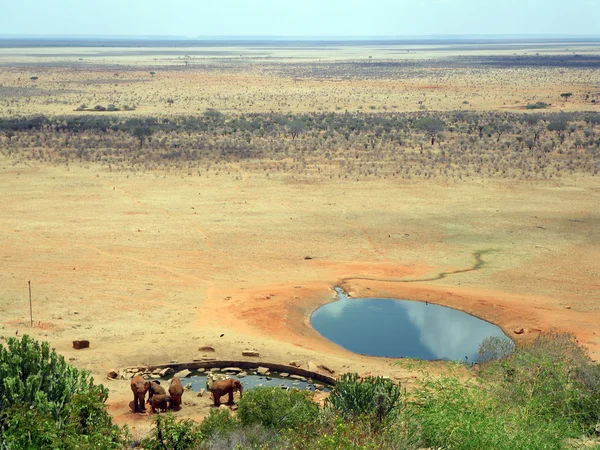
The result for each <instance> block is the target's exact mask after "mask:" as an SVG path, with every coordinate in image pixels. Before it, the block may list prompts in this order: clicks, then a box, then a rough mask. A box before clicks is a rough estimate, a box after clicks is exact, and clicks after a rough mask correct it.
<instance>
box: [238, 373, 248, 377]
mask: <svg viewBox="0 0 600 450" xmlns="http://www.w3.org/2000/svg"><path fill="white" fill-rule="evenodd" d="M245 376H248V374H247V373H246V372H240V373H238V374H237V377H238V378H244V377H245Z"/></svg>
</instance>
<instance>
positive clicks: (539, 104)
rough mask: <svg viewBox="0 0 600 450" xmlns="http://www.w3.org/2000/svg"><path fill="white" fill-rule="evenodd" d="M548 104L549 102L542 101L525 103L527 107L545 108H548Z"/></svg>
mask: <svg viewBox="0 0 600 450" xmlns="http://www.w3.org/2000/svg"><path fill="white" fill-rule="evenodd" d="M549 106H550V104H549V103H544V102H535V103H529V104H528V105H527V107H526V108H527V109H545V108H548V107H549Z"/></svg>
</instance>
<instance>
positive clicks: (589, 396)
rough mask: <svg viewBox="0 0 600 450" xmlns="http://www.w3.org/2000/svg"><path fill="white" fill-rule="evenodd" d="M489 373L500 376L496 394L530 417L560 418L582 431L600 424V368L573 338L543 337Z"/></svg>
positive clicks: (560, 334)
mask: <svg viewBox="0 0 600 450" xmlns="http://www.w3.org/2000/svg"><path fill="white" fill-rule="evenodd" d="M488 373H490V374H498V373H500V374H501V375H502V376H501V377H499V379H500V380H501V382H500V384H499V385H498V386H497V390H496V392H497V394H498V395H499V396H500V398H501V399H502V401H507V402H510V403H512V404H514V405H516V407H518V408H519V409H520V410H521V411H524V414H525V415H526V416H535V417H543V418H545V419H547V420H557V418H561V419H562V420H565V421H567V422H568V423H569V425H570V427H572V428H574V429H577V431H578V432H586V431H589V430H591V429H592V428H593V427H594V426H595V425H596V424H597V423H598V421H600V367H599V366H598V365H597V364H593V363H591V361H590V359H589V358H588V356H587V355H586V353H585V351H584V350H583V349H582V348H581V347H580V346H579V345H578V344H577V342H576V341H575V338H574V337H573V336H572V335H570V334H566V333H547V334H543V335H540V336H539V337H538V338H537V339H536V340H535V341H534V342H533V344H532V345H530V346H529V347H526V348H523V349H520V350H519V351H517V352H515V353H514V355H512V356H511V357H510V358H508V359H507V360H505V361H501V362H498V363H496V364H494V365H492V366H491V367H490V368H489V369H488Z"/></svg>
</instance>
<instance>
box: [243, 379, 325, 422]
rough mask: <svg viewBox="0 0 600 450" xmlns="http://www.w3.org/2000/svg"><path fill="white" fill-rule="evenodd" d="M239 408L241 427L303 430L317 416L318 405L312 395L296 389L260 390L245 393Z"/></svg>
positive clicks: (262, 388) (264, 388) (260, 388)
mask: <svg viewBox="0 0 600 450" xmlns="http://www.w3.org/2000/svg"><path fill="white" fill-rule="evenodd" d="M238 406H239V409H238V418H239V420H240V422H241V423H242V424H244V425H253V424H260V425H263V426H265V427H267V428H276V429H286V428H299V427H304V426H306V425H308V424H310V423H312V422H315V421H316V419H317V417H318V415H319V405H317V404H316V403H315V402H313V400H312V393H311V392H308V391H300V390H298V389H292V390H290V391H286V390H283V389H280V388H270V387H259V388H256V389H252V390H251V391H248V393H246V394H245V395H244V397H243V398H242V399H241V400H240V402H239V404H238Z"/></svg>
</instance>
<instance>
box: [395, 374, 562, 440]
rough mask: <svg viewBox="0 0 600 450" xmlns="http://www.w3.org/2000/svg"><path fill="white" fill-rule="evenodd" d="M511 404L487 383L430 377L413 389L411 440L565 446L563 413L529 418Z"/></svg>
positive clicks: (409, 414) (409, 409) (408, 419)
mask: <svg viewBox="0 0 600 450" xmlns="http://www.w3.org/2000/svg"><path fill="white" fill-rule="evenodd" d="M507 406H509V405H508V404H506V403H503V402H501V401H499V400H498V399H497V398H496V397H494V395H493V391H492V392H490V391H489V390H487V389H485V386H479V385H475V384H468V383H463V382H462V381H460V380H458V379H457V378H442V379H436V380H432V379H429V380H427V381H425V382H424V384H423V385H422V386H421V387H420V388H419V389H417V390H416V391H415V398H414V401H413V402H411V403H409V405H408V407H407V409H406V411H405V415H404V417H403V419H404V421H405V423H406V427H407V428H408V434H409V439H410V440H411V441H412V442H413V443H414V444H415V445H416V446H419V447H433V448H460V449H473V450H480V449H488V448H490V449H491V448H493V449H496V450H500V449H506V450H516V449H538V448H544V449H557V450H558V449H560V448H563V441H564V438H565V437H567V436H568V430H567V427H566V426H565V424H564V423H563V422H561V421H560V418H557V420H556V421H547V420H545V419H541V418H539V417H538V418H535V420H525V417H524V415H523V414H522V412H521V410H519V409H518V408H511V407H507ZM530 419H531V418H530Z"/></svg>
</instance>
